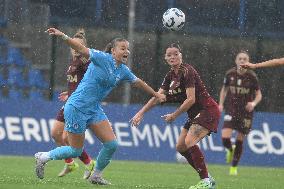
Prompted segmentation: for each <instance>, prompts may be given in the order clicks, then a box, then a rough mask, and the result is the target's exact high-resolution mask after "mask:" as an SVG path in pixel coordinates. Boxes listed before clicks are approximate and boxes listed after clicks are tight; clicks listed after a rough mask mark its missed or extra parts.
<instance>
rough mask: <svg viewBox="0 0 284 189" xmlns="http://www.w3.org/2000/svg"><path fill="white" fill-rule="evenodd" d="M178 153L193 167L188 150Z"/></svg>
mask: <svg viewBox="0 0 284 189" xmlns="http://www.w3.org/2000/svg"><path fill="white" fill-rule="evenodd" d="M180 154H181V155H182V156H183V157H185V159H186V160H187V162H188V164H189V165H191V166H192V167H193V169H195V167H194V163H193V160H192V157H191V154H190V152H189V150H187V151H185V152H180Z"/></svg>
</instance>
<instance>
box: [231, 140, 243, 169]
mask: <svg viewBox="0 0 284 189" xmlns="http://www.w3.org/2000/svg"><path fill="white" fill-rule="evenodd" d="M235 144H236V149H235V152H234V158H233V161H232V166H233V167H236V166H237V165H238V163H239V161H240V159H241V156H242V152H243V141H241V140H237V141H236V143H235Z"/></svg>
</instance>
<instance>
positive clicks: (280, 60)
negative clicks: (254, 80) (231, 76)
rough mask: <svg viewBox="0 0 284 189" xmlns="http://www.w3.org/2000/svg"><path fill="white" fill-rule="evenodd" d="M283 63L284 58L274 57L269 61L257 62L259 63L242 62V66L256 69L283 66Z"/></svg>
mask: <svg viewBox="0 0 284 189" xmlns="http://www.w3.org/2000/svg"><path fill="white" fill-rule="evenodd" d="M281 65H284V58H278V59H272V60H268V61H265V62H261V63H257V64H252V63H245V64H242V65H241V66H242V67H243V68H251V69H256V68H265V67H276V66H281Z"/></svg>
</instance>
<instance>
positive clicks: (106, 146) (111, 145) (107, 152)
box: [96, 140, 118, 171]
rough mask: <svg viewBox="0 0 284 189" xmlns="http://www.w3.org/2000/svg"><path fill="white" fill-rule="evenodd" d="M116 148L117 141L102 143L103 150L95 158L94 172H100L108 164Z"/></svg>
mask: <svg viewBox="0 0 284 189" xmlns="http://www.w3.org/2000/svg"><path fill="white" fill-rule="evenodd" d="M117 146H118V143H117V140H113V141H110V142H105V143H103V148H102V149H101V151H100V153H99V155H98V157H97V161H96V170H98V171H102V170H103V169H104V168H105V167H106V166H107V165H108V164H109V163H110V161H111V158H112V155H113V153H114V152H115V150H116V149H117Z"/></svg>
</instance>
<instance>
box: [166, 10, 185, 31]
mask: <svg viewBox="0 0 284 189" xmlns="http://www.w3.org/2000/svg"><path fill="white" fill-rule="evenodd" d="M184 23H185V15H184V13H183V12H182V11H181V10H179V9H177V8H171V9H168V10H167V11H166V12H165V13H164V14H163V25H164V27H166V28H167V29H170V30H172V31H178V30H180V29H181V28H182V27H183V26H184Z"/></svg>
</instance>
